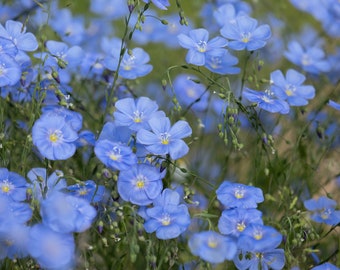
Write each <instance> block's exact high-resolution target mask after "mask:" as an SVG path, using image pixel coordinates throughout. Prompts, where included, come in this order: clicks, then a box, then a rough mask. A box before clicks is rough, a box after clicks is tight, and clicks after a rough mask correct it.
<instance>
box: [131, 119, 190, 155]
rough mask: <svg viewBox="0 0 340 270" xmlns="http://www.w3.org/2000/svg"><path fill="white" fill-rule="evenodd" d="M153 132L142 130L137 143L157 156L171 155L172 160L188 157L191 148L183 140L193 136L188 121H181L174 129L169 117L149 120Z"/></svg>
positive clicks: (139, 132) (138, 134) (138, 133)
mask: <svg viewBox="0 0 340 270" xmlns="http://www.w3.org/2000/svg"><path fill="white" fill-rule="evenodd" d="M149 125H150V127H151V131H148V130H145V129H141V130H139V131H138V132H137V142H138V143H141V144H143V145H144V146H145V148H146V149H147V150H148V151H149V152H151V153H152V154H155V155H165V154H170V157H171V158H172V159H179V158H181V157H183V156H184V155H186V154H187V153H188V151H189V147H188V146H187V145H186V143H185V142H184V141H183V140H182V138H185V137H188V136H190V135H191V132H192V131H191V128H190V126H189V124H188V123H187V122H186V121H183V120H180V121H178V122H176V123H175V124H174V125H173V126H172V127H171V125H170V120H169V118H167V117H162V118H152V119H150V120H149Z"/></svg>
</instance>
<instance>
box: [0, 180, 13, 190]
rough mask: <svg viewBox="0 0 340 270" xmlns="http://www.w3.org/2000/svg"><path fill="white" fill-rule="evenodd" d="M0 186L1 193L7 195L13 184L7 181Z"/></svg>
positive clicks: (0, 183)
mask: <svg viewBox="0 0 340 270" xmlns="http://www.w3.org/2000/svg"><path fill="white" fill-rule="evenodd" d="M0 185H1V191H2V192H3V193H9V192H10V191H11V190H12V189H13V188H14V187H13V184H12V183H11V182H9V181H8V180H7V179H6V180H4V181H2V182H0Z"/></svg>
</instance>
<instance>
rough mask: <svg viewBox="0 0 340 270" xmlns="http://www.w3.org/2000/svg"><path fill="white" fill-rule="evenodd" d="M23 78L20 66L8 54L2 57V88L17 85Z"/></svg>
mask: <svg viewBox="0 0 340 270" xmlns="http://www.w3.org/2000/svg"><path fill="white" fill-rule="evenodd" d="M20 77H21V68H20V66H19V64H18V63H17V62H16V61H15V60H14V58H12V57H11V56H9V55H7V54H1V55H0V87H3V86H8V85H15V84H16V83H17V82H18V81H19V80H20Z"/></svg>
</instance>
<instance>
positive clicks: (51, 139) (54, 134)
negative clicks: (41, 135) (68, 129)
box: [50, 133, 59, 143]
mask: <svg viewBox="0 0 340 270" xmlns="http://www.w3.org/2000/svg"><path fill="white" fill-rule="evenodd" d="M58 139H59V137H58V135H57V134H56V133H52V134H50V141H51V142H53V143H55V142H57V141H58Z"/></svg>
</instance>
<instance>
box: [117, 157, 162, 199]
mask: <svg viewBox="0 0 340 270" xmlns="http://www.w3.org/2000/svg"><path fill="white" fill-rule="evenodd" d="M165 172H166V171H165V170H164V171H163V172H160V169H159V168H157V167H154V166H152V165H148V164H137V165H135V166H132V167H131V168H130V169H129V170H126V171H122V172H120V174H119V177H118V182H117V187H118V193H119V195H120V196H121V197H122V199H123V200H125V201H130V202H131V203H134V204H137V205H148V204H151V203H152V201H153V200H154V199H155V198H157V197H158V196H159V195H160V194H161V192H162V189H163V182H162V178H163V177H164V176H165Z"/></svg>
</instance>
